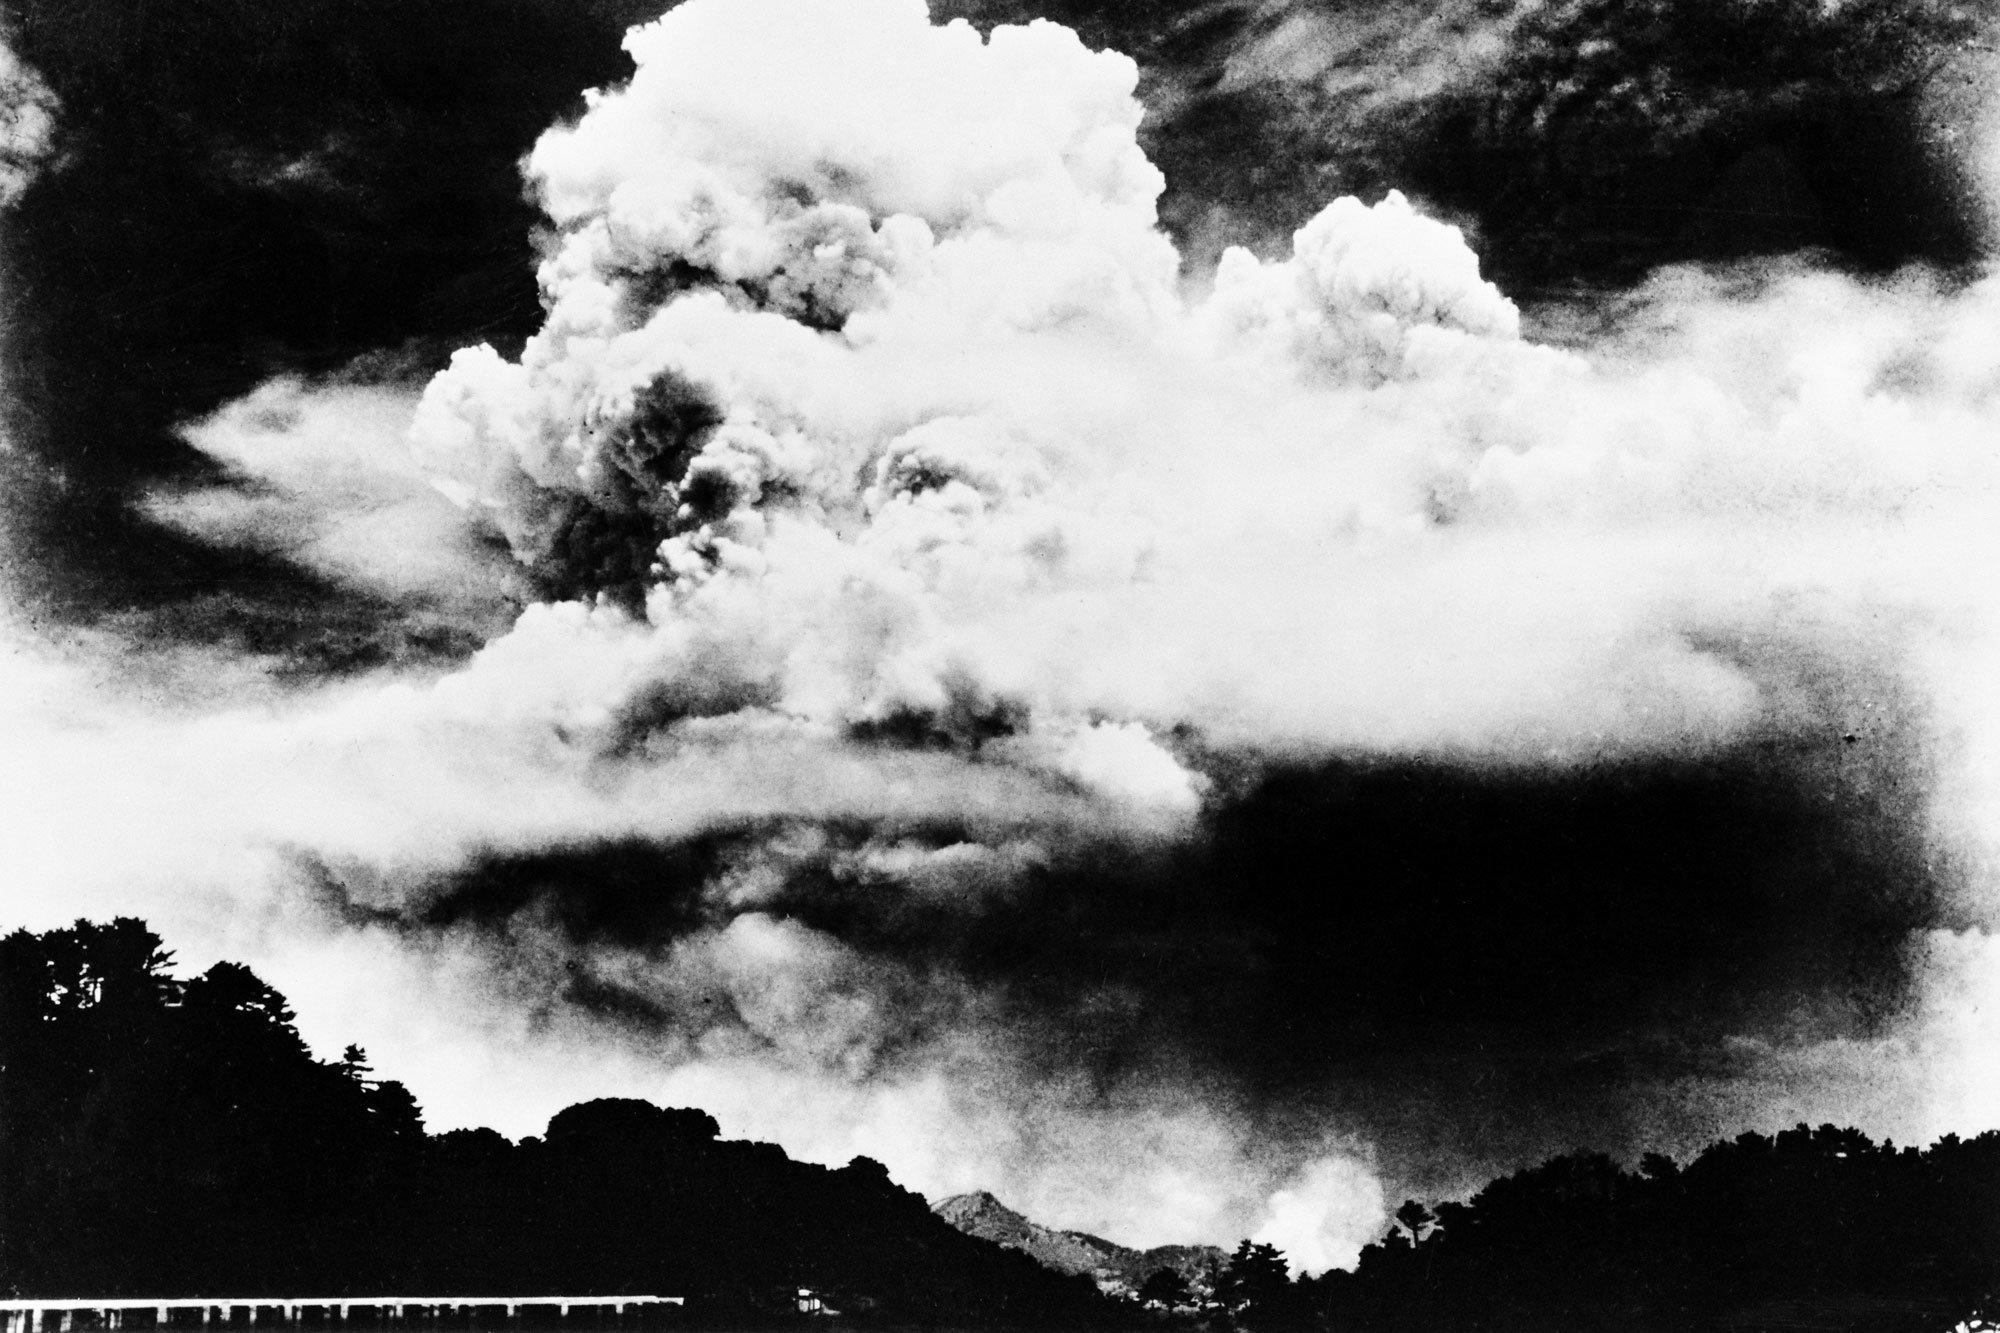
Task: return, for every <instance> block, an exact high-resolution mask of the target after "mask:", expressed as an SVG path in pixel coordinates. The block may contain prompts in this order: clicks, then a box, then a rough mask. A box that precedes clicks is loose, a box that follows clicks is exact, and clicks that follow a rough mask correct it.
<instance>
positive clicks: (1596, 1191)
mask: <svg viewBox="0 0 2000 1333" xmlns="http://www.w3.org/2000/svg"><path fill="white" fill-rule="evenodd" d="M1397 1220H1398V1223H1399V1228H1398V1229H1397V1230H1396V1231H1394V1232H1393V1233H1392V1234H1390V1235H1389V1236H1388V1237H1387V1238H1386V1239H1385V1240H1384V1241H1382V1242H1381V1243H1380V1244H1377V1245H1372V1246H1370V1247H1369V1248H1368V1249H1367V1250H1365V1251H1364V1252H1363V1253H1362V1256H1361V1262H1360V1264H1359V1265H1358V1267H1357V1268H1356V1270H1355V1271H1354V1272H1353V1273H1330V1274H1328V1275H1327V1276H1326V1277H1325V1278H1323V1279H1321V1280H1319V1281H1318V1282H1316V1283H1313V1284H1311V1285H1312V1286H1314V1287H1316V1288H1317V1289H1318V1290H1317V1292H1316V1300H1315V1304H1316V1305H1317V1307H1318V1310H1319V1317H1320V1319H1321V1320H1322V1321H1323V1322H1325V1323H1326V1324H1328V1325H1330V1326H1331V1327H1333V1328H1336V1329H1354V1330H1372V1329H1411V1330H1415V1329H1423V1330H1427V1331H1430V1333H1443V1331H1446V1330H1455V1329H1468V1330H1470V1329H1494V1330H1498V1329H1519V1330H1524V1331H1525V1330H1531V1329H1533V1330H1548V1329H1554V1328H1560V1329H1563V1330H1566V1331H1571V1330H1573V1331H1579V1333H1581V1331H1587V1330H1596V1329H1603V1330H1611V1329H1617V1330H1621V1331H1629V1330H1655V1329H1657V1330H1682V1329H1708V1328H1732V1329H1760V1328H1772V1329H1776V1328H1797V1329H1822V1330H1854V1331H1855V1333H1860V1331H1861V1330H1868V1331H1869V1333H1893V1331H1894V1330H1898V1329H1910V1330H1918V1329H1935V1330H1942V1329H1947V1328H1950V1327H1952V1326H1953V1325H1954V1324H1955V1323H1957V1322H1958V1321H1959V1320H1961V1319H1965V1318H1968V1317H1970V1316H1972V1315H1974V1314H1976V1313H1979V1312H1984V1313H1985V1314H1986V1315H1987V1316H1988V1317H1989V1318H1990V1317H1991V1316H1992V1315H1993V1314H1994V1313H1996V1312H2000V1132H1989V1133H1985V1134H1982V1135H1980V1136H1979V1137H1978V1138H1976V1139H1972V1140H1970V1141H1965V1140H1961V1139H1959V1138H1957V1137H1956V1136H1951V1135H1947V1136H1946V1137H1945V1138H1943V1139H1941V1140H1939V1141H1938V1142H1937V1143H1936V1144H1934V1145H1932V1146H1931V1147H1930V1148H1929V1149H1927V1150H1923V1151H1919V1150H1918V1149H1916V1148H1897V1147H1895V1146H1894V1145H1893V1144H1889V1143H1881V1144H1876V1143H1874V1142H1871V1141H1870V1140H1869V1138H1868V1137H1867V1136H1866V1135H1864V1134H1861V1133H1860V1132H1858V1131H1856V1130H1852V1129H1837V1128H1835V1127H1834V1126H1832V1125H1822V1126H1820V1127H1819V1128H1818V1129H1809V1128H1807V1127H1806V1126H1804V1125H1800V1126H1799V1127H1798V1128H1796V1129H1791V1130H1787V1131H1785V1132H1784V1133H1781V1134H1779V1135H1777V1136H1776V1137H1775V1138H1767V1137H1765V1136H1763V1135H1760V1134H1744V1135H1742V1136H1740V1137H1738V1138H1737V1139H1735V1140H1733V1141H1731V1142H1728V1143H1718V1144H1715V1145H1714V1146H1712V1147H1710V1148H1709V1149H1707V1150H1706V1151H1704V1152H1703V1153H1702V1154H1701V1155H1700V1156H1698V1157H1697V1158H1695V1160H1694V1161H1692V1162H1691V1163H1689V1164H1688V1165H1687V1166H1686V1167H1685V1168H1683V1167H1680V1166H1678V1165H1676V1164H1675V1163H1674V1162H1672V1161H1670V1160H1668V1159H1667V1158H1665V1157H1662V1156H1660V1155H1658V1154H1648V1155H1647V1156H1646V1157H1645V1159H1644V1160H1643V1161H1642V1162H1641V1164H1640V1169H1639V1171H1638V1172H1636V1173H1634V1172H1629V1171H1626V1170H1624V1169H1622V1168H1621V1167H1619V1166H1618V1165H1617V1164H1616V1163H1614V1162H1612V1161H1611V1160H1610V1159H1609V1158H1606V1157H1603V1156H1599V1155H1577V1156H1570V1157H1560V1158H1557V1159H1555V1160H1553V1161H1550V1162H1547V1163H1545V1164H1543V1165H1542V1166H1539V1167H1536V1168H1534V1169H1532V1170H1528V1171H1522V1172H1519V1173H1517V1174H1515V1175H1512V1176H1508V1177H1506V1178H1504V1179H1501V1180H1496V1181H1494V1182H1493V1183H1492V1184H1490V1185H1488V1186H1487V1187H1486V1188H1485V1189H1483V1190H1481V1191H1480V1192H1479V1193H1478V1194H1477V1195H1476V1196H1474V1197H1473V1198H1472V1199H1471V1200H1470V1201H1468V1202H1466V1203H1444V1204H1440V1205H1439V1206H1438V1208H1437V1210H1436V1211H1435V1213H1433V1212H1431V1211H1430V1210H1429V1209H1426V1208H1424V1207H1422V1206H1421V1205H1419V1204H1416V1203H1408V1204H1405V1205H1404V1206H1403V1209H1402V1210H1401V1211H1400V1212H1399V1213H1398V1214H1397Z"/></svg>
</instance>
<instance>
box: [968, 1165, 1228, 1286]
mask: <svg viewBox="0 0 2000 1333" xmlns="http://www.w3.org/2000/svg"><path fill="white" fill-rule="evenodd" d="M931 1211H932V1212H934V1213H936V1214H937V1215H938V1216H939V1217H941V1218H943V1219H944V1220H945V1221H946V1222H949V1223H950V1224H951V1225H952V1226H954V1227H956V1228H957V1229H958V1230H960V1231H962V1232H964V1233H965V1234H966V1235H968V1236H977V1237H978V1238H979V1239H981V1240H990V1241H992V1242H993V1243H994V1244H996V1245H1004V1246H1006V1247H1007V1248H1009V1249H1013V1250H1019V1251H1021V1252H1022V1253H1023V1254H1026V1255H1027V1256H1028V1257H1029V1258H1031V1259H1034V1260H1035V1261H1036V1262H1038V1263H1040V1264H1041V1265H1042V1266H1043V1267H1045V1268H1052V1269H1054V1270H1055V1271H1056V1272H1058V1273H1071V1274H1079V1275H1081V1276H1084V1277H1088V1278H1090V1279H1092V1280H1093V1281H1095V1282H1096V1283H1097V1285H1098V1287H1099V1289H1100V1290H1103V1291H1106V1292H1112V1293H1118V1292H1128V1291H1136V1290H1138V1288H1139V1286H1140V1285H1141V1284H1142V1283H1144V1282H1145V1280H1146V1279H1147V1278H1149V1277H1151V1276H1152V1275H1153V1274H1154V1273H1157V1272H1158V1271H1160V1270H1161V1269H1162V1268H1171V1269H1174V1270H1175V1271H1176V1272H1178V1273H1179V1274H1180V1275H1181V1276H1182V1277H1184V1278H1186V1279H1187V1281H1188V1285H1189V1286H1190V1287H1191V1288H1193V1289H1194V1290H1195V1291H1197V1292H1199V1293H1201V1294H1203V1295H1206V1294H1208V1293H1210V1292H1212V1291H1213V1290H1214V1285H1215V1274H1216V1273H1217V1271H1219V1270H1220V1269H1221V1267H1222V1265H1223V1264H1224V1263H1226V1262H1227V1261H1228V1256H1227V1255H1226V1254H1224V1253H1223V1252H1222V1251H1221V1250H1219V1249H1217V1248H1216V1247H1215V1246H1213V1245H1160V1246H1155V1247H1154V1248H1153V1249H1150V1250H1134V1249H1128V1248H1127V1247H1125V1246H1123V1245H1119V1244H1117V1243H1116V1242H1114V1241H1108V1240H1105V1239H1104V1238H1103V1237H1102V1236H1093V1235H1091V1234H1090V1233H1088V1232H1085V1231H1058V1230H1056V1229H1055V1228H1054V1227H1045V1226H1043V1225H1042V1224H1041V1223H1039V1222H1035V1221H1031V1220H1030V1219H1028V1218H1026V1217H1023V1216H1022V1215H1021V1214H1019V1213H1017V1212H1015V1211H1014V1210H1013V1209H1012V1208H1009V1207H1008V1206H1007V1205H1006V1204H1004V1203H1001V1202H1000V1200H998V1199H996V1198H994V1197H993V1195H992V1194H990V1193H988V1192H987V1191H985V1190H974V1191H973V1192H972V1193H970V1194H954V1195H953V1196H951V1197H950V1198H949V1199H942V1200H940V1201H938V1202H937V1203H934V1204H932V1205H931Z"/></svg>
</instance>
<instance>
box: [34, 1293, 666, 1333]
mask: <svg viewBox="0 0 2000 1333" xmlns="http://www.w3.org/2000/svg"><path fill="white" fill-rule="evenodd" d="M681 1303H682V1298H681V1297H679V1296H640V1295H631V1296H177V1297H172V1298H167V1297H155V1296H121V1297H109V1296H85V1297H79V1298H77V1299H74V1300H55V1299H32V1298H31V1299H26V1300H0V1316H4V1317H5V1325H4V1328H5V1333H43V1330H44V1329H45V1328H47V1326H48V1325H49V1324H50V1323H51V1321H52V1322H53V1324H54V1327H53V1328H52V1329H49V1333H67V1330H69V1329H70V1328H71V1327H72V1326H73V1325H74V1323H75V1320H76V1317H77V1316H78V1315H86V1316H89V1317H91V1318H92V1319H94V1320H95V1321H96V1322H97V1323H98V1324H100V1325H102V1326H103V1327H105V1328H122V1327H124V1326H125V1320H126V1318H127V1317H128V1316H131V1315H133V1314H135V1313H136V1314H138V1315H139V1316H140V1318H141V1319H144V1317H145V1316H146V1315H149V1314H150V1315H151V1316H152V1324H151V1326H152V1327H155V1328H160V1327H166V1326H168V1325H170V1324H172V1323H174V1322H175V1321H176V1319H177V1317H185V1318H188V1319H190V1320H191V1319H192V1317H193V1316H194V1315H196V1314H197V1313H198V1314H199V1315H200V1316H201V1322H202V1323H203V1324H209V1323H218V1322H219V1323H225V1324H226V1323H233V1322H238V1321H237V1318H236V1315H237V1312H238V1311H242V1312H243V1319H242V1321H241V1322H245V1323H249V1324H255V1323H257V1322H258V1321H259V1318H260V1316H262V1315H263V1314H264V1312H266V1311H269V1312H270V1313H271V1314H272V1316H273V1317H275V1318H279V1319H282V1320H284V1321H285V1322H287V1323H294V1324H295V1323H298V1322H299V1321H300V1320H301V1319H302V1318H303V1317H304V1316H305V1315H306V1314H307V1313H309V1312H314V1311H318V1312H322V1313H323V1314H324V1315H326V1316H328V1317H334V1318H338V1319H340V1320H342V1321H346V1320H348V1319H351V1318H352V1317H353V1315H354V1312H355V1311H357V1310H359V1311H361V1312H363V1314H364V1315H366V1314H368V1313H370V1312H373V1313H374V1314H375V1316H376V1317H377V1318H379V1319H391V1320H400V1319H408V1318H413V1317H415V1318H435V1317H438V1316H440V1315H442V1314H444V1313H446V1312H451V1313H454V1314H457V1313H465V1312H469V1311H473V1310H497V1311H505V1313H506V1317H507V1318H509V1319H518V1318H520V1317H521V1315H522V1313H523V1312H524V1311H534V1312H540V1313H543V1314H555V1315H556V1316H558V1317H562V1316H566V1315H568V1314H569V1313H570V1312H571V1311H572V1310H592V1311H595V1312H597V1313H600V1314H602V1313H605V1312H607V1311H608V1312H610V1313H612V1314H615V1315H620V1316H622V1315H624V1314H625V1313H626V1312H627V1311H637V1310H645V1309H649V1308H657V1307H660V1306H668V1305H680V1304H681Z"/></svg>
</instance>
